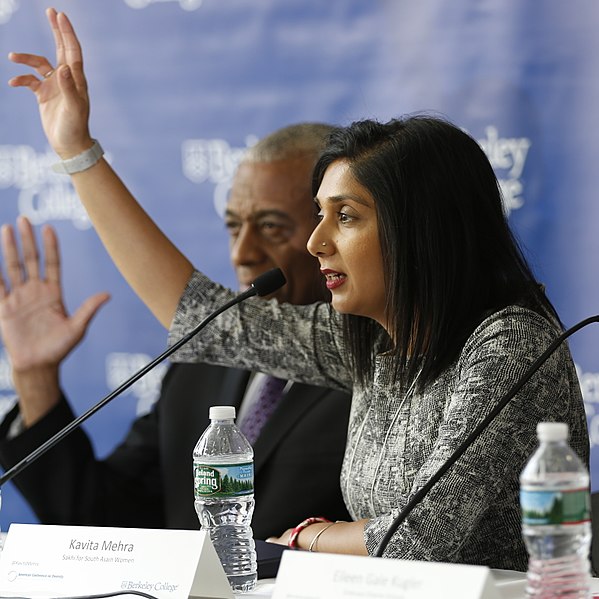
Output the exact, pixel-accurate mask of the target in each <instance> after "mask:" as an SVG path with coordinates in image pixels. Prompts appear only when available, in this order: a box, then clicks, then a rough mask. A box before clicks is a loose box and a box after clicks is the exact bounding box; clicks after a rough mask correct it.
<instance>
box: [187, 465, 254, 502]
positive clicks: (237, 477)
mask: <svg viewBox="0 0 599 599" xmlns="http://www.w3.org/2000/svg"><path fill="white" fill-rule="evenodd" d="M193 480H194V489H195V495H196V497H239V496H241V495H249V494H250V493H253V492H254V464H253V463H252V462H249V463H247V464H218V465H217V466H215V465H210V466H208V465H206V464H194V465H193Z"/></svg>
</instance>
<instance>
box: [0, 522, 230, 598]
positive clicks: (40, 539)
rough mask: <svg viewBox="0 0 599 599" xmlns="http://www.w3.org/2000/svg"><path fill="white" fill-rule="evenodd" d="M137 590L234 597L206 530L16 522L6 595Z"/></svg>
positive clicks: (0, 572) (2, 568) (2, 586)
mask: <svg viewBox="0 0 599 599" xmlns="http://www.w3.org/2000/svg"><path fill="white" fill-rule="evenodd" d="M126 590H136V591H143V592H145V593H149V594H150V595H154V596H156V597H158V598H159V599H187V598H188V597H198V598H200V597H201V598H207V599H233V593H232V592H231V587H230V586H229V582H228V580H227V577H226V575H225V573H224V570H223V568H222V566H221V563H220V560H219V559H218V556H217V554H216V551H215V550H214V547H213V546H212V543H211V541H210V537H209V536H208V535H207V534H206V533H205V532H203V531H194V530H156V529H140V528H110V527H96V526H53V525H44V524H12V525H11V526H10V528H9V531H8V535H7V537H6V540H5V541H4V549H3V550H2V554H1V557H0V595H9V596H17V595H21V596H29V597H35V596H46V597H47V596H50V595H51V596H56V597H60V596H74V595H87V594H92V593H110V592H114V591H126Z"/></svg>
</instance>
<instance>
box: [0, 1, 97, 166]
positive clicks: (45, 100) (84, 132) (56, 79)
mask: <svg viewBox="0 0 599 599" xmlns="http://www.w3.org/2000/svg"><path fill="white" fill-rule="evenodd" d="M46 16H47V17H48V21H49V23H50V26H51V28H52V33H53V35H54V43H55V45H56V64H55V65H54V66H53V65H52V63H51V62H50V61H49V60H48V59H47V58H46V57H45V56H38V55H36V54H22V53H16V52H11V53H10V54H9V58H10V60H12V61H13V62H15V63H17V64H23V65H27V66H29V67H31V68H32V69H34V70H35V71H36V73H37V75H38V76H39V77H36V76H35V75H33V74H27V75H18V76H17V77H13V78H12V79H11V80H10V81H9V82H8V83H9V85H11V86H12V87H27V88H29V89H30V90H31V91H32V92H33V93H34V94H35V95H36V97H37V101H38V105H39V111H40V117H41V121H42V126H43V128H44V132H45V134H46V137H47V138H48V141H49V143H50V145H51V146H52V148H53V149H54V151H55V152H56V153H57V154H58V155H59V156H60V157H61V158H62V159H63V160H66V159H67V158H71V157H72V156H75V155H77V154H79V153H81V152H83V151H84V150H87V149H88V148H90V147H91V146H92V143H93V142H92V139H91V135H90V133H89V124H88V120H89V97H88V95H87V82H86V80H85V75H84V73H83V55H82V53H81V45H80V44H79V40H78V39H77V35H76V34H75V30H74V29H73V26H72V25H71V22H70V21H69V19H68V18H67V16H66V15H65V14H64V13H57V12H56V10H54V9H53V8H49V9H47V10H46Z"/></svg>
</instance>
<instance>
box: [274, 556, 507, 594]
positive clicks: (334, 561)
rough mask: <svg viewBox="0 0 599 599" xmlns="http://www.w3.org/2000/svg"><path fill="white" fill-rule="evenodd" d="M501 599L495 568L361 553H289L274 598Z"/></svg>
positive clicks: (279, 576)
mask: <svg viewBox="0 0 599 599" xmlns="http://www.w3.org/2000/svg"><path fill="white" fill-rule="evenodd" d="M295 597H301V598H302V599H330V597H335V598H337V599H345V598H347V599H350V598H351V599H362V598H363V599H431V597H443V599H499V597H500V594H499V592H498V590H497V588H496V587H495V582H494V579H493V576H492V575H491V570H490V569H489V568H486V567H483V566H465V565H462V564H442V563H434V562H418V561H408V560H396V559H386V558H373V557H362V556H357V555H333V554H330V553H308V552H302V551H285V552H284V553H283V557H282V560H281V565H280V567H279V573H278V575H277V581H276V584H275V591H274V593H273V596H272V599H292V598H295Z"/></svg>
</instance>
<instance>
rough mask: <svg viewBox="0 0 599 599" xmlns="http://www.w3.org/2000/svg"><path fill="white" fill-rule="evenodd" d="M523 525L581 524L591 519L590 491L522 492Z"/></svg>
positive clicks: (523, 490)
mask: <svg viewBox="0 0 599 599" xmlns="http://www.w3.org/2000/svg"><path fill="white" fill-rule="evenodd" d="M520 505H521V507H522V523H523V524H527V525H531V526H534V525H537V524H538V525H543V524H580V523H582V522H588V521H589V520H590V519H591V506H590V499H589V490H588V489H573V490H571V491H539V490H535V491H532V490H526V489H522V490H521V491H520Z"/></svg>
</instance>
